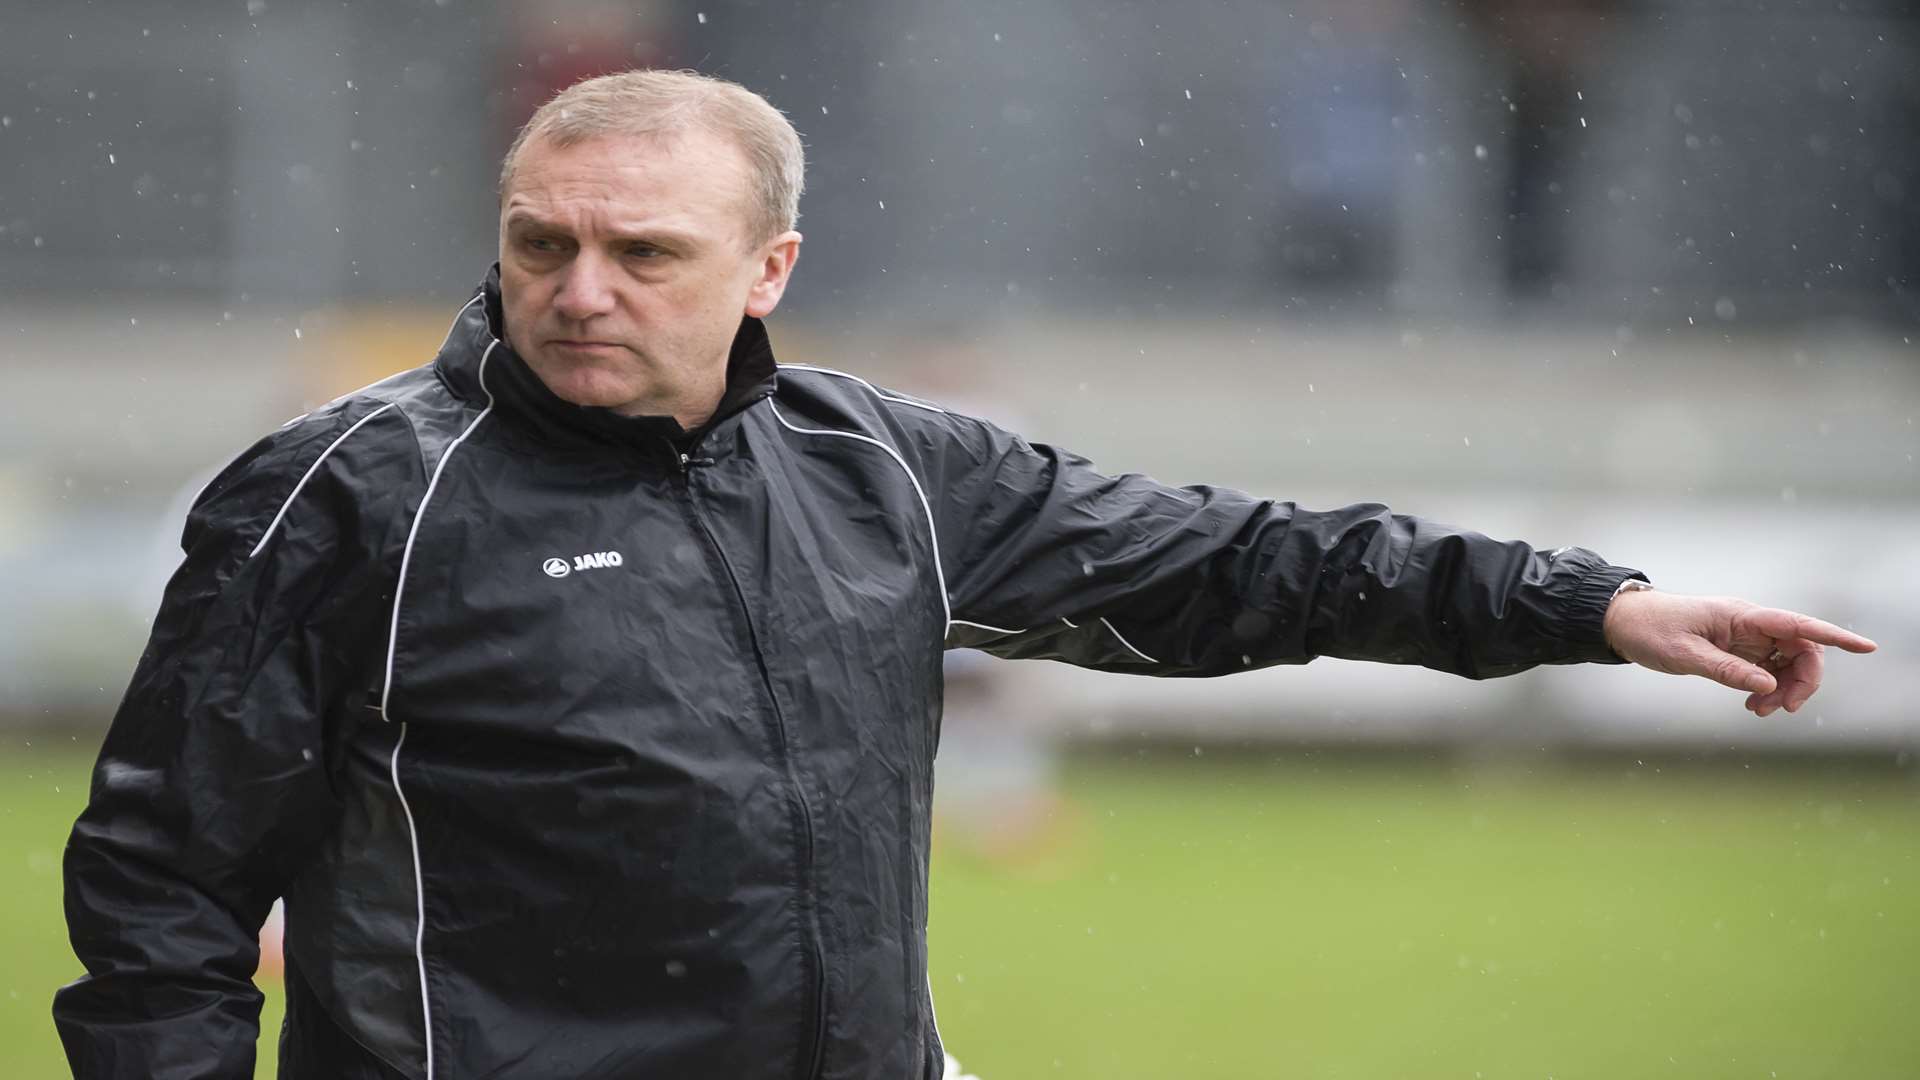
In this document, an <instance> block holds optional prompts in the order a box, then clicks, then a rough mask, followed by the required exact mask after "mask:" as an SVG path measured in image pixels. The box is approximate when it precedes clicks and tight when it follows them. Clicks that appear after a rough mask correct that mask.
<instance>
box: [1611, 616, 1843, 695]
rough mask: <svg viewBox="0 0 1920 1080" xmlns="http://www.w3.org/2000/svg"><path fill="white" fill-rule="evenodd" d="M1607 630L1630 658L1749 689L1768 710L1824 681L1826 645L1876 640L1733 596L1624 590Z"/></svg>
mask: <svg viewBox="0 0 1920 1080" xmlns="http://www.w3.org/2000/svg"><path fill="white" fill-rule="evenodd" d="M1602 633H1603V634H1604V635H1605V636H1606V640H1607V644H1608V645H1609V646H1611V647H1612V648H1613V651H1614V652H1616V653H1619V654H1620V655H1621V656H1622V657H1624V658H1625V659H1627V660H1631V661H1632V662H1634V663H1636V664H1639V665H1640V666H1642V667H1649V668H1652V669H1653V670H1655V671H1664V672H1666V673H1667V674H1669V675H1701V676H1705V677H1706V678H1709V679H1712V680H1713V681H1714V682H1717V683H1720V684H1721V685H1723V686H1730V687H1732V688H1734V689H1735V690H1746V691H1749V693H1748V695H1747V701H1746V707H1747V708H1748V709H1750V710H1752V711H1753V712H1754V714H1755V715H1758V716H1767V715H1769V714H1771V713H1772V712H1773V711H1774V710H1775V709H1779V708H1782V707H1784V708H1785V709H1786V710H1787V711H1788V712H1797V711H1799V708H1800V706H1802V705H1804V704H1806V703H1807V699H1808V698H1810V697H1812V696H1813V692H1814V691H1815V690H1818V689H1819V688H1820V675H1821V672H1822V670H1823V669H1824V667H1825V660H1824V659H1823V657H1822V656H1821V654H1822V652H1823V651H1824V647H1825V646H1827V645H1837V646H1839V647H1840V648H1842V649H1845V650H1847V651H1848V652H1853V653H1870V652H1872V651H1873V650H1874V649H1876V648H1878V646H1877V645H1875V644H1874V643H1873V642H1872V641H1869V640H1868V639H1866V638H1863V637H1861V636H1860V635H1858V634H1855V633H1852V632H1850V631H1847V630H1842V629H1841V628H1840V627H1838V626H1835V625H1833V624H1832V623H1828V622H1822V621H1820V620H1819V619H1815V618H1813V617H1811V616H1808V615H1801V614H1799V613H1797V612H1792V611H1783V610H1781V609H1779V608H1768V607H1761V606H1759V605H1758V604H1750V603H1748V602H1747V601H1745V600H1739V599H1735V598H1733V597H1731V596H1682V595H1678V594H1675V593H1665V592H1660V591H1658V590H1651V589H1648V590H1640V591H1637V592H1624V593H1621V594H1619V595H1618V596H1615V597H1614V598H1613V602H1612V604H1611V605H1610V606H1609V607H1608V608H1607V614H1606V618H1605V621H1604V623H1603V629H1602Z"/></svg>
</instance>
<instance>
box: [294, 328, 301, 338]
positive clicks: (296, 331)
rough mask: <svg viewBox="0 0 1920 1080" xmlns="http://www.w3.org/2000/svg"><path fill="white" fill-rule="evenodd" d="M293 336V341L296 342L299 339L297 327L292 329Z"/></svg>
mask: <svg viewBox="0 0 1920 1080" xmlns="http://www.w3.org/2000/svg"><path fill="white" fill-rule="evenodd" d="M293 336H294V339H295V340H296V341H297V340H299V338H300V328H299V327H297V326H296V327H294V328H293Z"/></svg>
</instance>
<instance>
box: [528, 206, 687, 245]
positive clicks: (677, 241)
mask: <svg viewBox="0 0 1920 1080" xmlns="http://www.w3.org/2000/svg"><path fill="white" fill-rule="evenodd" d="M506 227H507V228H509V229H545V230H548V231H550V232H556V233H563V234H565V235H567V236H572V235H573V233H572V232H571V231H570V230H568V229H567V227H566V226H564V225H560V224H557V223H555V222H552V221H548V220H547V219H545V218H542V217H539V216H537V215H535V214H534V213H533V212H532V211H530V210H518V209H517V210H512V211H509V212H508V213H507V222H506ZM613 240H614V241H616V242H618V243H623V244H652V245H654V246H656V247H666V248H682V249H684V248H691V247H697V246H698V244H699V240H698V238H697V237H694V236H692V235H690V234H688V233H685V232H682V231H680V230H678V229H665V228H659V227H640V228H630V227H618V226H616V227H615V229H614V231H613Z"/></svg>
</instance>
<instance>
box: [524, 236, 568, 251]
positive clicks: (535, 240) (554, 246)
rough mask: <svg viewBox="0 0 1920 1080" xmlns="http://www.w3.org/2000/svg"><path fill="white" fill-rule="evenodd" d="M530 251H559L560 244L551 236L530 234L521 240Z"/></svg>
mask: <svg viewBox="0 0 1920 1080" xmlns="http://www.w3.org/2000/svg"><path fill="white" fill-rule="evenodd" d="M520 242H521V244H523V245H524V246H525V247H526V248H527V250H529V251H559V250H560V244H559V242H558V241H556V240H554V239H553V238H551V237H546V236H529V237H527V238H525V239H523V240H521V241H520Z"/></svg>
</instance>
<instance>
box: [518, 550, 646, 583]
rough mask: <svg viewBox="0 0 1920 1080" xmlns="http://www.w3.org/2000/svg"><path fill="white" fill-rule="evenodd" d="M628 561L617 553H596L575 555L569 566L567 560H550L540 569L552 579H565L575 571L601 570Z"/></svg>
mask: <svg viewBox="0 0 1920 1080" xmlns="http://www.w3.org/2000/svg"><path fill="white" fill-rule="evenodd" d="M626 561H627V560H625V559H623V558H621V557H620V553H619V552H617V551H596V552H593V553H592V554H589V555H575V556H574V557H573V562H572V563H571V564H569V563H568V562H567V560H565V559H548V560H547V561H546V562H544V563H541V564H540V569H542V570H545V571H546V572H547V576H548V577H551V578H563V577H566V576H567V575H568V574H571V573H573V572H574V571H575V570H600V569H603V568H605V567H609V566H620V565H622V564H623V563H625V562H626Z"/></svg>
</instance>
